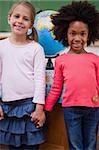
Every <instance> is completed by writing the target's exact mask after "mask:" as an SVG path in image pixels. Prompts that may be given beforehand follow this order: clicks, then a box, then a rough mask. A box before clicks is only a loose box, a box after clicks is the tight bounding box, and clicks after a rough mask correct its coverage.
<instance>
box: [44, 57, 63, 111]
mask: <svg viewBox="0 0 99 150" xmlns="http://www.w3.org/2000/svg"><path fill="white" fill-rule="evenodd" d="M62 87H63V72H62V67H61V63H60V62H59V60H58V59H57V58H56V60H55V71H54V81H53V86H52V89H51V91H50V92H49V94H48V96H47V98H46V102H45V106H44V109H45V110H46V111H52V109H53V107H54V105H55V103H56V102H57V100H58V98H59V96H60V94H61V92H62Z"/></svg>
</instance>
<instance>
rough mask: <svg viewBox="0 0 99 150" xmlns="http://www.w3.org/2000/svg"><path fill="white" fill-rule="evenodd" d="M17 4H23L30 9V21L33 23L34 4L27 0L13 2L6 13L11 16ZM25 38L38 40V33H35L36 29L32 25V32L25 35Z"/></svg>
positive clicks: (34, 14)
mask: <svg viewBox="0 0 99 150" xmlns="http://www.w3.org/2000/svg"><path fill="white" fill-rule="evenodd" d="M18 5H24V6H27V7H28V8H29V9H30V10H31V20H32V22H33V23H34V20H35V16H36V11H35V8H34V6H33V5H32V4H31V3H30V2H28V1H19V2H17V3H14V4H13V5H12V7H11V9H10V10H9V12H8V15H9V16H11V15H12V13H13V11H14V9H15V8H16V7H17V6H18ZM27 38H28V39H30V40H35V41H38V34H37V31H36V29H35V28H34V27H32V33H31V34H30V35H27Z"/></svg>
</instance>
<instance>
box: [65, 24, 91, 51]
mask: <svg viewBox="0 0 99 150" xmlns="http://www.w3.org/2000/svg"><path fill="white" fill-rule="evenodd" d="M88 33H89V30H88V26H87V24H85V23H84V22H82V21H73V22H72V23H70V25H69V28H68V32H67V38H68V43H69V46H70V51H71V52H73V53H82V52H83V51H84V47H85V46H86V45H87V40H88Z"/></svg>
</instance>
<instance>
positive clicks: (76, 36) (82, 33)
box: [45, 1, 99, 150]
mask: <svg viewBox="0 0 99 150" xmlns="http://www.w3.org/2000/svg"><path fill="white" fill-rule="evenodd" d="M51 19H52V23H53V25H54V27H53V32H54V34H55V39H56V40H58V41H61V42H62V43H63V45H64V46H69V51H68V52H67V53H65V52H64V54H62V55H60V56H58V57H57V58H56V60H55V73H54V82H53V86H52V89H51V91H50V93H49V95H48V97H47V99H46V104H45V110H47V111H52V109H53V106H54V105H55V103H56V101H57V100H58V98H59V96H60V94H61V92H62V88H63V85H64V95H63V100H62V107H63V112H64V121H65V126H66V128H67V134H68V141H69V147H70V150H96V143H97V132H98V121H99V57H98V56H97V55H95V54H93V53H91V52H87V51H86V48H85V47H86V46H88V45H90V44H91V43H94V42H95V41H96V40H98V39H99V12H98V11H97V10H96V8H95V6H93V5H92V4H91V3H89V2H88V1H74V2H72V3H71V4H68V5H66V6H63V7H62V8H61V9H59V11H58V13H57V14H55V15H52V16H51Z"/></svg>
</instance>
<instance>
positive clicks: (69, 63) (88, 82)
mask: <svg viewBox="0 0 99 150" xmlns="http://www.w3.org/2000/svg"><path fill="white" fill-rule="evenodd" d="M63 87H64V94H63V100H62V106H63V107H70V106H86V107H99V102H97V103H95V102H93V100H92V99H93V97H94V96H97V95H98V94H99V58H98V56H96V55H95V54H92V53H84V54H65V53H64V54H62V55H61V56H58V57H57V58H56V61H55V73H54V83H53V86H52V89H51V91H50V93H49V95H48V97H47V99H46V104H45V110H48V111H51V110H52V109H53V106H54V105H55V103H56V101H57V100H58V98H59V96H60V94H61V91H62V88H63Z"/></svg>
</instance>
